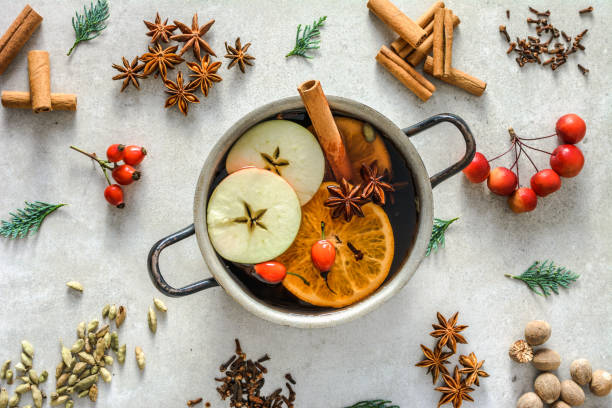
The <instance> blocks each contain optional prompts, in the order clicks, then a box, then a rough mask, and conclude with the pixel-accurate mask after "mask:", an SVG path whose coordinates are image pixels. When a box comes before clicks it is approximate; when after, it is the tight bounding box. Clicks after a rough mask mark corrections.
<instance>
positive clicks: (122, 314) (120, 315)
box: [115, 306, 127, 328]
mask: <svg viewBox="0 0 612 408" xmlns="http://www.w3.org/2000/svg"><path fill="white" fill-rule="evenodd" d="M126 316H127V309H126V308H125V307H123V306H119V309H117V318H116V319H115V325H117V328H119V327H121V325H122V324H123V322H124V321H125V318H126Z"/></svg>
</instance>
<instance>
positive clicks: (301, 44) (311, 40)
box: [285, 16, 327, 59]
mask: <svg viewBox="0 0 612 408" xmlns="http://www.w3.org/2000/svg"><path fill="white" fill-rule="evenodd" d="M325 20H327V16H323V17H321V18H319V21H316V20H315V21H313V23H312V26H310V25H307V26H306V27H304V31H302V25H301V24H299V25H298V27H297V34H296V35H295V48H293V50H291V51H290V52H289V54H287V55H285V58H286V57H290V56H292V55H297V56H299V57H304V58H309V59H310V58H312V56H310V55H306V52H307V51H308V50H315V49H318V48H319V45H320V44H321V41H320V40H317V39H316V38H318V37H319V35H320V34H321V31H319V28H321V27H322V26H323V24H325ZM300 32H301V33H302V36H301V37H300Z"/></svg>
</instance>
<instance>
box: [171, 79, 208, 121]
mask: <svg viewBox="0 0 612 408" xmlns="http://www.w3.org/2000/svg"><path fill="white" fill-rule="evenodd" d="M164 85H166V88H167V90H166V93H168V94H169V95H170V96H169V97H168V99H166V104H165V105H164V107H166V108H170V107H172V106H174V105H176V106H178V108H179V110H180V111H181V113H182V114H183V115H185V116H187V112H188V110H189V104H190V103H200V100H199V99H198V97H197V96H195V94H194V91H195V90H197V89H198V87H197V84H196V83H195V82H189V83H188V84H186V85H185V84H184V83H183V73H182V72H179V73H178V74H177V75H176V82H175V81H171V80H169V79H164Z"/></svg>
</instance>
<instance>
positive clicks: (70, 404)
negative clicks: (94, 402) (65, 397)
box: [64, 400, 74, 408]
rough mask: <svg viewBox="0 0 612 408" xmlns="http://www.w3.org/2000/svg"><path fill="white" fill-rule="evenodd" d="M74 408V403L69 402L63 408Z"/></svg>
mask: <svg viewBox="0 0 612 408" xmlns="http://www.w3.org/2000/svg"><path fill="white" fill-rule="evenodd" d="M73 407H74V401H73V400H70V401H68V402H67V403H66V405H65V406H64V408H73Z"/></svg>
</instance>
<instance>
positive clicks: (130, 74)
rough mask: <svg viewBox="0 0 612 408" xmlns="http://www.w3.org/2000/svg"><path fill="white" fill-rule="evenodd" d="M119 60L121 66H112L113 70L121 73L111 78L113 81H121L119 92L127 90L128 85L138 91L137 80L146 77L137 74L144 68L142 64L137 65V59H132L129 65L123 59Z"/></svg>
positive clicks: (138, 84)
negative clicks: (121, 61)
mask: <svg viewBox="0 0 612 408" xmlns="http://www.w3.org/2000/svg"><path fill="white" fill-rule="evenodd" d="M121 59H122V60H123V66H121V65H117V64H113V68H115V69H116V70H117V71H120V72H121V73H120V74H117V75H115V76H114V77H113V79H114V80H117V79H123V86H122V87H121V92H123V90H124V89H125V88H127V87H128V85H129V84H130V83H131V84H132V85H134V87H135V88H136V89H140V83H138V78H146V77H147V76H146V75H145V74H139V72H140V71H142V69H143V68H144V64H140V65H138V57H136V58H134V60H133V61H132V63H131V64H130V63H129V62H128V60H126V59H125V57H121Z"/></svg>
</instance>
